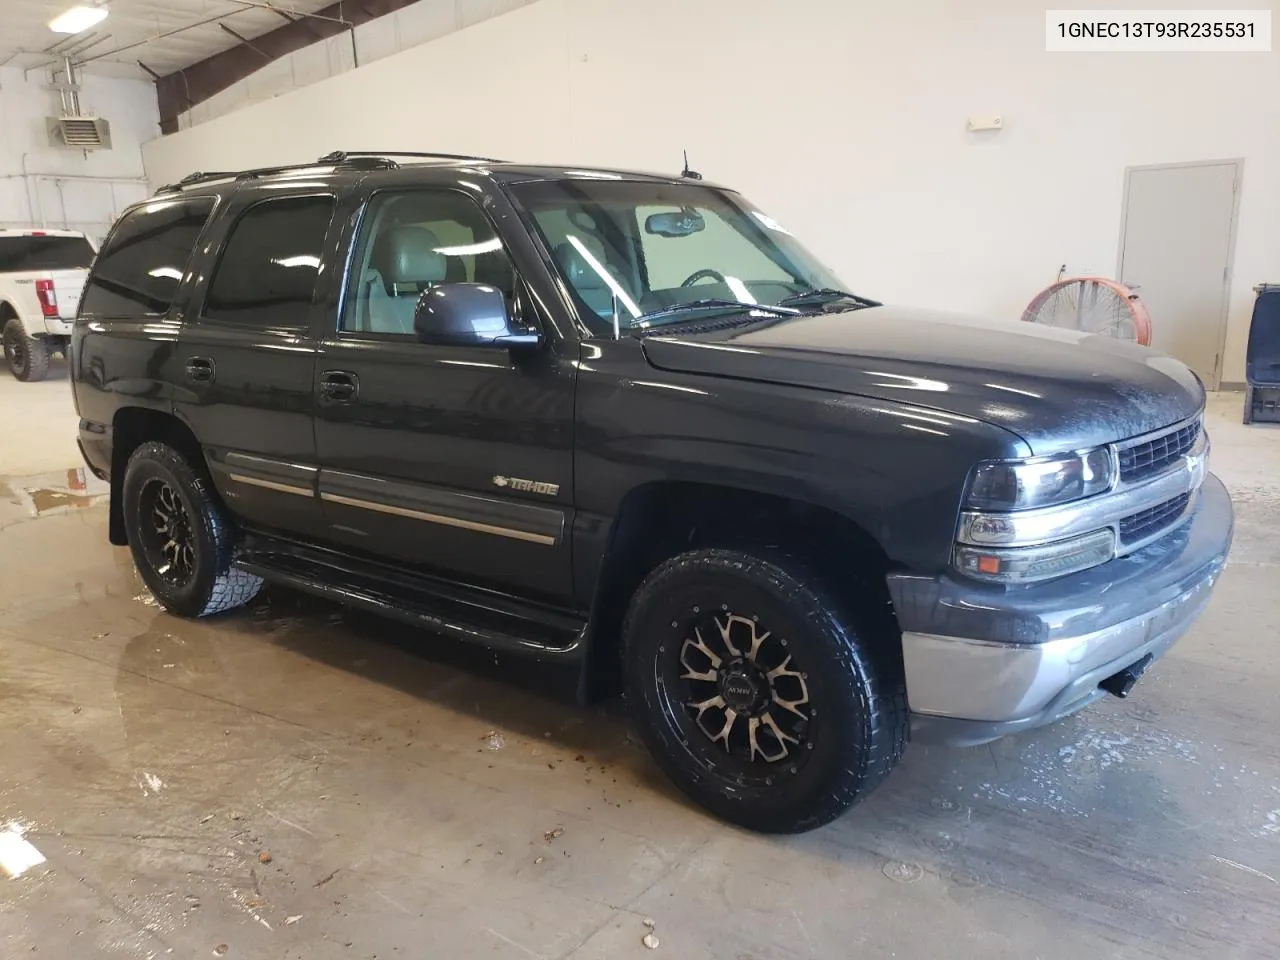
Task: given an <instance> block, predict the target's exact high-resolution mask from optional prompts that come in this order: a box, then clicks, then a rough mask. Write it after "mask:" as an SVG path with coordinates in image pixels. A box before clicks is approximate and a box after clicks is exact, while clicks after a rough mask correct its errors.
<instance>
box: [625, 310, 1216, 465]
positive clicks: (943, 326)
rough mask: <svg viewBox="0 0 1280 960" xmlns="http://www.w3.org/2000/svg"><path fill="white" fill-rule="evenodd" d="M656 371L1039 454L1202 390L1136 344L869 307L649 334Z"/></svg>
mask: <svg viewBox="0 0 1280 960" xmlns="http://www.w3.org/2000/svg"><path fill="white" fill-rule="evenodd" d="M644 350H645V354H646V356H647V357H648V359H649V362H650V363H651V364H652V365H653V366H654V367H657V368H658V369H661V370H671V371H677V372H683V373H693V374H703V375H707V376H720V377H733V378H737V379H745V380H757V381H764V382H769V383H779V384H788V385H794V386H801V387H812V388H814V389H818V390H830V391H834V392H838V393H844V394H851V395H856V396H862V397H870V398H874V399H878V400H882V401H896V402H900V403H906V404H911V405H913V406H918V407H931V408H933V409H936V410H943V411H946V412H948V413H952V414H956V415H959V416H965V417H973V418H976V419H979V420H985V421H987V422H988V423H992V424H995V425H997V426H1000V427H1003V428H1005V429H1006V430H1009V431H1011V432H1013V433H1015V434H1017V435H1018V436H1019V437H1021V438H1022V439H1023V440H1024V441H1026V443H1027V445H1028V446H1029V447H1030V448H1031V452H1032V454H1033V455H1036V456H1042V455H1045V454H1049V453H1057V452H1060V451H1063V450H1075V449H1082V448H1084V447H1091V446H1095V445H1097V444H1101V443H1108V442H1111V441H1114V440H1121V439H1125V438H1127V437H1132V436H1136V435H1138V434H1142V433H1146V432H1148V431H1151V430H1156V429H1159V428H1160V427H1164V426H1168V425H1169V424H1171V423H1175V422H1177V421H1179V420H1183V419H1186V418H1187V417H1190V416H1193V415H1194V414H1195V413H1196V412H1197V411H1198V410H1199V409H1200V408H1201V407H1202V406H1203V404H1204V388H1203V387H1202V386H1201V384H1200V382H1199V380H1197V378H1196V376H1195V374H1193V373H1192V372H1191V371H1190V370H1189V369H1187V367H1186V366H1184V365H1183V364H1182V363H1180V362H1179V361H1177V360H1174V359H1173V358H1171V357H1167V356H1164V355H1163V354H1160V353H1157V352H1155V351H1153V350H1151V349H1149V348H1147V347H1141V346H1138V345H1137V344H1135V343H1129V342H1126V341H1120V340H1113V339H1111V338H1109V337H1101V336H1097V335H1094V334H1087V333H1078V332H1075V331H1070V330H1058V329H1055V328H1052V327H1042V326H1037V325H1036V324H1032V323H1021V322H998V321H991V320H984V319H981V318H976V317H968V316H963V315H959V314H950V313H940V312H935V311H926V310H914V309H905V308H901V307H868V308H864V309H860V310H849V311H842V312H838V313H820V314H814V315H804V316H797V317H784V318H780V319H777V320H772V319H771V320H769V321H766V322H764V323H758V324H752V325H750V326H748V327H738V328H731V329H727V330H713V331H708V332H701V333H698V332H695V333H673V334H671V335H661V334H658V335H654V336H650V337H647V338H646V339H645V340H644Z"/></svg>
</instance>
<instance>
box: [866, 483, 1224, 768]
mask: <svg viewBox="0 0 1280 960" xmlns="http://www.w3.org/2000/svg"><path fill="white" fill-rule="evenodd" d="M1232 523H1233V516H1232V508H1231V500H1230V497H1229V495H1228V494H1227V491H1226V488H1225V487H1223V485H1222V483H1221V481H1219V480H1218V479H1217V478H1216V477H1214V476H1212V475H1210V476H1209V477H1208V478H1207V479H1206V481H1205V483H1204V485H1203V487H1202V488H1201V490H1200V494H1199V496H1198V498H1197V501H1196V504H1195V507H1194V510H1193V512H1192V515H1191V517H1190V519H1189V522H1187V523H1186V524H1184V525H1183V526H1182V527H1181V528H1179V529H1178V530H1175V531H1172V532H1171V533H1169V534H1168V535H1167V536H1166V537H1164V538H1161V539H1160V540H1159V541H1157V542H1155V543H1153V544H1151V545H1150V546H1148V547H1146V548H1145V549H1142V550H1139V551H1138V552H1136V553H1134V554H1132V555H1131V556H1128V557H1125V558H1122V559H1118V560H1113V561H1111V562H1110V563H1107V564H1104V565H1102V566H1100V567H1097V568H1094V569H1093V570H1088V571H1085V572H1083V573H1080V574H1076V575H1073V576H1069V577H1064V578H1062V579H1060V580H1056V581H1049V582H1047V583H1043V584H1036V585H1033V586H1027V587H1022V588H1012V589H1007V590H1006V589H1001V588H998V587H994V588H988V587H983V586H981V585H976V584H967V583H961V582H959V581H958V580H955V579H951V578H920V577H913V576H911V575H896V576H891V577H890V578H889V581H890V582H889V586H890V593H891V594H892V596H893V599H894V605H895V608H896V610H897V612H898V618H899V623H900V625H901V626H902V629H903V634H902V657H903V665H904V668H905V670H906V680H907V700H908V703H909V704H910V707H911V711H912V714H913V717H912V736H913V738H915V739H921V740H933V741H941V742H947V743H953V744H976V743H985V742H988V741H990V740H994V739H996V738H998V737H1001V736H1005V735H1007V734H1009V733H1015V732H1017V731H1019V730H1025V729H1030V728H1032V727H1038V726H1042V725H1044V724H1047V723H1052V722H1054V721H1055V720H1058V719H1060V718H1062V717H1064V716H1067V715H1068V714H1070V713H1073V712H1075V711H1076V710H1079V709H1080V708H1082V707H1084V706H1086V705H1087V704H1089V703H1091V702H1093V701H1094V700H1096V699H1098V698H1099V697H1101V696H1103V691H1102V690H1100V689H1099V687H1098V684H1099V683H1100V682H1101V681H1103V680H1105V679H1106V678H1107V677H1110V676H1112V675H1113V674H1115V673H1118V672H1119V671H1121V670H1124V669H1125V668H1127V667H1129V666H1131V665H1133V664H1135V663H1137V662H1139V661H1142V660H1143V659H1144V658H1145V657H1147V656H1148V655H1150V656H1151V657H1152V658H1158V657H1159V656H1160V655H1161V654H1163V653H1164V652H1165V651H1166V650H1168V649H1169V647H1170V646H1172V645H1173V643H1174V641H1176V640H1177V639H1178V638H1179V637H1180V636H1181V635H1182V634H1183V633H1184V632H1185V631H1186V629H1187V628H1188V627H1189V626H1190V625H1191V623H1192V621H1193V620H1195V618H1196V617H1197V616H1198V615H1199V614H1200V613H1201V611H1202V610H1203V609H1204V607H1205V605H1206V604H1207V603H1208V601H1209V596H1210V593H1211V591H1212V588H1213V585H1214V583H1215V582H1216V581H1217V578H1218V576H1219V574H1220V573H1221V571H1222V567H1223V565H1224V564H1225V562H1226V557H1227V553H1228V551H1229V549H1230V545H1231V537H1232Z"/></svg>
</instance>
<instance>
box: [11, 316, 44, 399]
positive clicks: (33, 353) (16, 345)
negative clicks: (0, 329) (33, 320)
mask: <svg viewBox="0 0 1280 960" xmlns="http://www.w3.org/2000/svg"><path fill="white" fill-rule="evenodd" d="M0 338H3V340H4V359H5V363H7V364H8V365H9V370H10V372H11V373H12V374H13V375H14V377H16V378H17V379H19V380H21V381H23V382H24V383H31V382H32V381H35V380H43V379H44V375H45V374H46V373H48V372H49V345H48V344H47V343H45V341H44V340H43V339H42V338H40V337H29V336H27V331H26V330H25V329H24V328H23V326H22V321H21V320H19V319H18V318H17V317H14V318H12V319H10V320H9V321H8V322H7V323H5V325H4V333H3V334H0Z"/></svg>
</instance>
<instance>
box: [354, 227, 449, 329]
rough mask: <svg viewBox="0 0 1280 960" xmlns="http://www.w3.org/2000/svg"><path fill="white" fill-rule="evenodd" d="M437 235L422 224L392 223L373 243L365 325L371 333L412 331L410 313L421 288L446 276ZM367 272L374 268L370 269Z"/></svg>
mask: <svg viewBox="0 0 1280 960" xmlns="http://www.w3.org/2000/svg"><path fill="white" fill-rule="evenodd" d="M439 246H440V238H439V237H437V236H436V234H435V233H434V232H433V231H431V230H428V229H427V228H426V227H418V226H413V225H406V226H400V227H392V228H391V229H390V230H388V231H387V232H386V233H384V234H382V235H381V236H380V237H378V240H377V243H376V245H375V246H374V252H373V258H372V260H373V264H375V265H376V267H375V270H376V274H377V279H376V280H375V285H376V286H377V287H380V288H381V289H382V293H383V294H385V296H378V295H377V294H378V291H377V290H371V291H370V293H371V296H370V298H369V329H370V331H371V332H373V333H406V334H411V333H413V313H414V309H415V308H416V307H417V305H418V297H419V296H420V295H421V294H422V291H423V290H425V289H427V287H429V286H431V285H432V284H435V283H443V282H444V281H445V280H446V278H447V276H448V263H447V259H448V258H446V257H445V255H444V254H442V253H439V252H438V248H439ZM369 273H370V275H372V274H374V273H375V271H374V270H371V271H370V272H369Z"/></svg>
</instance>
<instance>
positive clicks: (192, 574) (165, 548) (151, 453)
mask: <svg viewBox="0 0 1280 960" xmlns="http://www.w3.org/2000/svg"><path fill="white" fill-rule="evenodd" d="M121 496H122V498H123V504H122V505H123V508H124V520H125V528H126V530H128V533H129V549H130V550H131V551H132V553H133V562H134V563H135V564H136V565H137V567H138V572H139V573H140V574H141V575H142V579H143V580H144V581H145V582H146V584H147V587H148V588H149V589H150V590H151V592H152V594H154V595H155V598H156V599H157V600H159V601H160V603H161V604H162V605H163V606H164V608H165V609H166V610H168V611H169V612H170V613H176V614H178V615H179V616H183V617H204V616H209V615H210V614H214V613H222V612H223V611H225V610H231V609H233V608H235V607H239V606H241V605H243V604H245V603H248V602H249V601H250V600H252V599H253V597H254V595H255V594H257V592H258V590H259V588H261V586H262V580H261V578H259V577H256V576H254V575H253V574H250V573H246V572H244V571H243V570H237V569H235V568H234V567H233V566H232V561H233V560H234V557H235V546H236V535H235V531H234V528H233V526H232V524H231V521H230V518H228V517H227V515H226V513H225V512H224V511H223V509H222V507H221V505H220V504H219V503H218V502H217V500H216V499H215V498H214V496H213V492H212V490H210V488H209V484H208V481H207V480H205V479H204V478H203V477H201V476H200V475H199V474H197V473H196V472H195V471H194V470H193V469H192V468H191V464H189V463H188V462H187V460H186V458H185V457H183V456H182V454H180V453H178V451H176V450H174V449H173V448H172V447H169V446H167V445H165V444H163V443H154V442H152V443H144V444H142V446H140V447H138V449H137V450H135V451H134V453H133V456H131V457H130V458H129V464H128V466H127V467H125V475H124V483H123V485H122V493H121Z"/></svg>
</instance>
